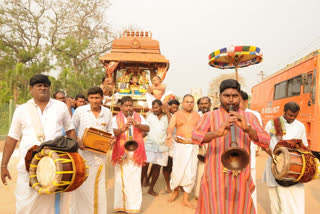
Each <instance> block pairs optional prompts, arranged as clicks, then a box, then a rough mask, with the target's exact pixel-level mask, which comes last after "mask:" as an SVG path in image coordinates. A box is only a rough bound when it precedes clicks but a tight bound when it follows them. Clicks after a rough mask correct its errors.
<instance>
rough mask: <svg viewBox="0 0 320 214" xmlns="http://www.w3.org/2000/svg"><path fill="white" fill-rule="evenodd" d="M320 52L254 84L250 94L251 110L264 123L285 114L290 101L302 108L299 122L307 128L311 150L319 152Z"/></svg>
mask: <svg viewBox="0 0 320 214" xmlns="http://www.w3.org/2000/svg"><path fill="white" fill-rule="evenodd" d="M319 72H320V50H317V51H314V52H312V53H310V54H308V55H307V56H305V57H303V58H301V59H299V60H298V61H296V62H294V63H292V64H290V65H287V66H286V67H285V68H283V69H282V70H280V71H278V72H277V73H275V74H273V75H271V76H270V77H268V78H266V79H264V80H263V81H262V82H261V83H259V84H257V85H255V86H254V87H253V88H252V90H251V92H252V97H251V106H250V108H251V109H253V110H255V111H258V112H260V113H261V116H262V121H263V124H264V125H265V124H266V123H267V122H268V121H269V120H270V119H272V118H275V117H279V116H281V115H283V108H284V105H285V104H286V103H287V102H290V101H294V102H296V103H298V104H299V105H300V113H299V116H298V118H297V119H298V120H299V121H301V122H302V123H303V124H304V125H305V128H306V132H307V139H308V143H309V146H310V149H311V150H312V151H317V152H320V142H319V140H320V88H319V87H320V85H319V81H320V76H319Z"/></svg>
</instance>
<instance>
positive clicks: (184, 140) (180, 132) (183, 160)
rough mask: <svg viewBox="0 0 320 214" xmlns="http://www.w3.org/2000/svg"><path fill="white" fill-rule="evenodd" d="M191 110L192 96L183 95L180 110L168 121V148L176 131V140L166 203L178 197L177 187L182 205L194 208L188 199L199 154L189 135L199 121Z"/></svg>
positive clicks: (196, 114) (195, 113) (192, 106)
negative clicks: (180, 190)
mask: <svg viewBox="0 0 320 214" xmlns="http://www.w3.org/2000/svg"><path fill="white" fill-rule="evenodd" d="M193 108H194V98H193V96H192V95H190V94H187V95H185V96H184V97H183V100H182V110H180V111H178V112H176V113H175V114H174V115H173V116H172V118H171V120H170V124H169V127H168V132H167V133H168V136H167V142H166V143H167V145H168V146H171V144H172V143H173V132H174V129H176V139H175V142H174V145H173V146H174V150H173V169H172V176H171V179H170V187H171V189H172V190H173V192H172V193H171V197H170V199H169V200H168V201H169V202H173V201H174V200H175V199H176V198H177V197H178V195H179V186H182V187H183V190H184V194H183V202H182V204H183V205H184V206H188V207H191V208H195V206H193V205H192V204H191V203H190V201H189V200H188V197H189V194H190V192H191V191H192V189H193V186H194V184H195V180H196V174H197V162H198V159H197V154H198V152H199V147H198V146H197V145H193V144H191V143H192V142H191V135H192V130H193V129H194V127H195V126H196V125H197V123H198V121H199V119H200V116H199V114H198V113H197V112H196V111H194V110H193ZM177 142H179V143H177Z"/></svg>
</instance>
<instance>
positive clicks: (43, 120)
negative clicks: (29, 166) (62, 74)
mask: <svg viewBox="0 0 320 214" xmlns="http://www.w3.org/2000/svg"><path fill="white" fill-rule="evenodd" d="M29 85H30V93H31V95H32V97H33V98H32V99H30V100H29V101H28V102H27V103H25V104H22V105H21V106H19V107H18V108H17V109H16V111H15V112H14V115H13V119H12V124H11V127H10V130H9V133H8V137H7V139H6V143H5V147H4V151H3V157H2V162H1V179H2V182H3V183H4V184H5V185H7V180H6V179H7V178H9V179H11V177H10V173H9V171H8V168H7V166H8V162H9V160H10V157H11V155H12V153H13V151H14V149H15V146H16V144H17V142H18V141H19V140H21V141H20V146H19V153H20V157H21V158H20V161H19V163H18V178H17V187H16V213H17V214H28V213H30V214H31V213H32V214H37V213H39V214H40V213H41V214H42V213H47V214H54V213H55V212H56V211H57V210H60V211H61V213H63V211H66V210H67V209H68V207H67V205H66V204H65V203H64V202H66V201H68V200H66V199H64V197H68V194H70V193H62V195H60V196H62V197H59V198H58V197H57V198H55V196H58V194H60V193H58V194H50V195H40V194H39V193H38V192H36V191H35V190H33V189H32V187H31V186H29V173H28V171H27V170H26V167H25V162H24V157H25V155H26V153H27V151H28V149H29V148H31V147H32V146H34V145H40V144H41V143H42V142H43V141H48V140H53V139H55V138H56V137H59V136H62V128H64V130H66V134H67V136H69V137H73V138H76V134H75V131H74V127H73V124H72V121H71V117H70V114H69V112H68V108H67V106H66V105H65V104H64V103H63V102H60V101H57V100H54V99H50V85H51V82H50V80H49V78H48V76H45V75H43V74H36V75H34V76H33V77H31V79H30V82H29ZM40 127H41V128H40ZM60 202H61V203H60Z"/></svg>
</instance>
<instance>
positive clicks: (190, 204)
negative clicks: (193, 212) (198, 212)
mask: <svg viewBox="0 0 320 214" xmlns="http://www.w3.org/2000/svg"><path fill="white" fill-rule="evenodd" d="M182 205H183V206H186V207H189V208H192V209H196V208H197V206H196V205H195V204H192V203H191V202H190V201H182Z"/></svg>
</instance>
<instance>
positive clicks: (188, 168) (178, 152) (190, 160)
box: [170, 142, 199, 193]
mask: <svg viewBox="0 0 320 214" xmlns="http://www.w3.org/2000/svg"><path fill="white" fill-rule="evenodd" d="M173 145H174V150H173V166H172V173H171V179H170V188H171V189H172V190H174V189H176V188H177V187H178V186H182V187H183V189H184V191H185V192H187V193H190V192H191V191H192V189H193V187H194V184H195V181H196V176H197V163H198V158H197V155H198V153H199V146H198V145H193V144H182V143H176V142H174V144H173Z"/></svg>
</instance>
